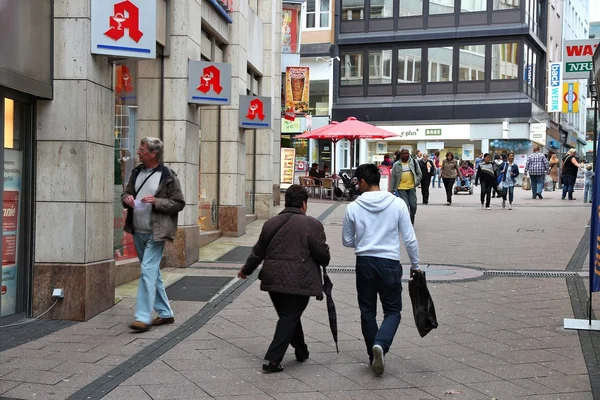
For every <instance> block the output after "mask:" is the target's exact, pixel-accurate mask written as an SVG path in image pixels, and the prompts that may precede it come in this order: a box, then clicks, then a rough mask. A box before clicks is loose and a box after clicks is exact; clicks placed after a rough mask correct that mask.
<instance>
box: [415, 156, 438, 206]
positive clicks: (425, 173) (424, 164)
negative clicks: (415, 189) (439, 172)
mask: <svg viewBox="0 0 600 400" xmlns="http://www.w3.org/2000/svg"><path fill="white" fill-rule="evenodd" d="M419 166H420V167H421V175H422V178H421V196H423V204H428V203H429V183H430V182H431V178H432V177H433V176H435V166H434V165H433V162H432V161H431V160H430V159H429V154H427V153H424V154H423V158H422V159H421V161H419Z"/></svg>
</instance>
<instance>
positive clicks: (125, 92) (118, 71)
mask: <svg viewBox="0 0 600 400" xmlns="http://www.w3.org/2000/svg"><path fill="white" fill-rule="evenodd" d="M136 76H137V65H136V63H135V62H129V63H125V64H116V65H115V67H114V88H115V132H114V135H115V155H114V162H115V179H114V195H115V197H114V211H115V217H114V218H115V219H114V229H115V234H114V240H113V244H114V257H115V260H117V261H118V260H124V259H129V258H135V257H137V254H136V252H135V247H134V245H133V238H132V236H131V235H130V234H129V233H127V232H125V231H124V230H123V228H124V227H125V218H126V217H127V211H126V210H125V209H124V208H123V205H122V204H121V194H122V193H123V191H124V190H125V187H126V186H127V183H128V182H129V177H130V176H131V171H132V170H133V168H134V167H135V155H136V151H137V139H136V137H137V136H136V134H137V104H138V102H137V90H136V89H137V82H136V79H135V77H136Z"/></svg>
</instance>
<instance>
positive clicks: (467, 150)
mask: <svg viewBox="0 0 600 400" xmlns="http://www.w3.org/2000/svg"><path fill="white" fill-rule="evenodd" d="M462 159H463V160H467V161H473V160H475V145H474V144H463V145H462Z"/></svg>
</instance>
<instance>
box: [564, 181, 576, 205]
mask: <svg viewBox="0 0 600 400" xmlns="http://www.w3.org/2000/svg"><path fill="white" fill-rule="evenodd" d="M575 179H576V177H574V176H571V175H563V176H562V184H563V192H562V198H563V199H564V198H565V197H567V194H568V195H569V200H571V199H572V198H573V189H575Z"/></svg>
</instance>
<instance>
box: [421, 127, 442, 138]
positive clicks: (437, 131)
mask: <svg viewBox="0 0 600 400" xmlns="http://www.w3.org/2000/svg"><path fill="white" fill-rule="evenodd" d="M425 136H442V130H441V129H425Z"/></svg>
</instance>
